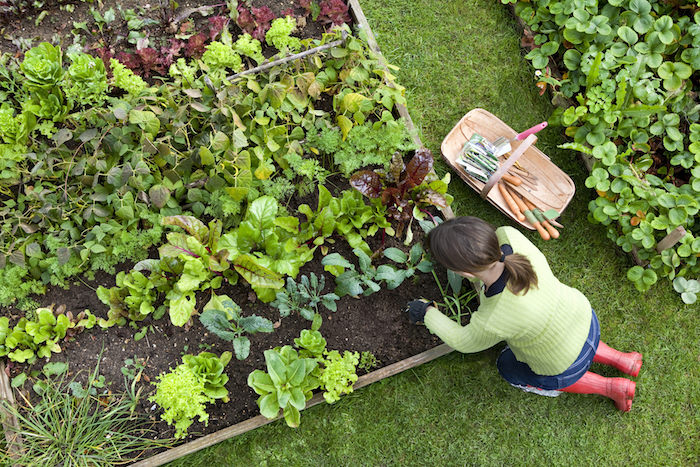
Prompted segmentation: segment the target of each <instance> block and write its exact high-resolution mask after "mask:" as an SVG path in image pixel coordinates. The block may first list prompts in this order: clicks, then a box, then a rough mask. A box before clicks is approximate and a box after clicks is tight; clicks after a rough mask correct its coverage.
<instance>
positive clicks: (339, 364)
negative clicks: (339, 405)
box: [319, 350, 360, 404]
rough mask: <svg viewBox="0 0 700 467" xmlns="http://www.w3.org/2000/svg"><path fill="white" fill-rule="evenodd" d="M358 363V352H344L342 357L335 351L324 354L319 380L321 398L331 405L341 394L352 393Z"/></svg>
mask: <svg viewBox="0 0 700 467" xmlns="http://www.w3.org/2000/svg"><path fill="white" fill-rule="evenodd" d="M359 361H360V354H359V353H358V352H349V351H347V350H346V351H345V352H344V353H343V355H341V354H340V352H338V351H337V350H331V351H330V352H325V357H324V359H323V365H322V366H323V369H322V370H321V376H320V377H319V380H320V382H321V387H322V388H323V390H324V392H323V398H324V399H326V402H328V403H329V404H332V403H333V402H336V401H338V400H339V399H340V396H341V395H343V394H350V393H351V392H352V385H353V384H354V383H355V381H357V378H358V376H357V370H356V366H357V364H358V363H359Z"/></svg>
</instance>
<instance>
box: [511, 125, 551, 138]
mask: <svg viewBox="0 0 700 467" xmlns="http://www.w3.org/2000/svg"><path fill="white" fill-rule="evenodd" d="M545 128H547V122H542V123H538V124H537V125H535V126H533V127H532V128H530V129H529V130H525V131H523V132H522V133H520V134H518V136H516V137H515V139H516V140H518V141H522V140H524V139H525V138H527V137H528V136H530V135H534V134H535V133H537V132H538V131H540V130H544V129H545Z"/></svg>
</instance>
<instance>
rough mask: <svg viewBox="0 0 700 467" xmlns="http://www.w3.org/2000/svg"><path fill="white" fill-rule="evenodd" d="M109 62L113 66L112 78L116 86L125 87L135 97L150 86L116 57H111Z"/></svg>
mask: <svg viewBox="0 0 700 467" xmlns="http://www.w3.org/2000/svg"><path fill="white" fill-rule="evenodd" d="M109 63H110V65H111V67H112V77H113V78H112V79H113V82H114V86H115V87H118V88H120V89H123V90H124V91H126V92H127V93H129V94H131V95H132V96H134V97H137V96H139V95H140V94H141V93H142V92H143V91H144V90H145V89H146V88H147V87H148V85H147V84H146V82H145V81H144V80H143V79H142V78H141V77H140V76H137V75H135V74H134V72H133V71H131V70H130V69H129V68H127V67H126V66H125V65H123V64H122V63H121V62H120V61H119V60H117V59H116V58H111V59H110V60H109Z"/></svg>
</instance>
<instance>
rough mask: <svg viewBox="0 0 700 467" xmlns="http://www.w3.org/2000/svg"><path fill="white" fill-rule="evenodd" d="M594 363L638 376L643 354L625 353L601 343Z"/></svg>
mask: <svg viewBox="0 0 700 467" xmlns="http://www.w3.org/2000/svg"><path fill="white" fill-rule="evenodd" d="M593 361H594V362H596V363H602V364H603V365H608V366H612V367H615V368H617V369H618V370H620V371H622V372H623V373H627V374H628V375H630V376H637V375H638V374H639V369H640V368H641V367H642V354H640V353H639V352H629V353H623V352H620V351H618V350H615V349H613V348H612V347H609V346H608V345H606V344H605V342H603V341H600V342H599V343H598V350H597V351H596V353H595V357H593Z"/></svg>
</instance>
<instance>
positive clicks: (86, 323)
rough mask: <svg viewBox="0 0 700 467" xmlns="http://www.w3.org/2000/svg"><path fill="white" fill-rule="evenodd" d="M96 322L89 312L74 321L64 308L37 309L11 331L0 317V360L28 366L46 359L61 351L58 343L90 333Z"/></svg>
mask: <svg viewBox="0 0 700 467" xmlns="http://www.w3.org/2000/svg"><path fill="white" fill-rule="evenodd" d="M96 322H97V319H96V317H95V316H94V315H93V314H92V313H90V312H89V311H88V310H85V311H83V312H80V313H79V314H78V315H77V316H75V317H74V316H73V314H72V313H71V312H68V313H64V312H63V308H61V309H59V310H57V311H54V310H53V308H38V309H36V310H34V311H32V312H29V313H27V315H26V316H24V317H22V318H20V320H19V321H18V322H17V324H16V325H15V326H14V327H13V328H10V324H9V319H8V318H7V317H0V357H1V356H7V357H8V358H9V359H10V360H12V361H15V362H19V363H24V362H28V363H30V364H32V363H34V362H35V361H37V359H39V358H46V359H48V358H50V357H51V354H52V353H59V352H60V351H61V345H60V342H61V341H63V340H66V339H71V338H73V337H74V336H75V335H76V334H78V333H80V332H82V331H83V330H85V329H91V328H92V327H93V326H94V325H95V324H96Z"/></svg>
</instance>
